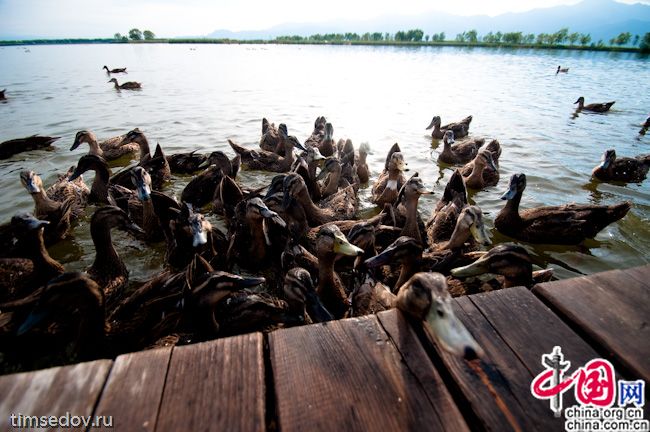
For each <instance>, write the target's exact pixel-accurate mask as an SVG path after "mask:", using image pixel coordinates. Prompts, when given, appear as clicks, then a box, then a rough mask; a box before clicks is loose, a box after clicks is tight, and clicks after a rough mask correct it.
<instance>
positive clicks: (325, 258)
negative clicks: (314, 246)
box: [316, 253, 347, 318]
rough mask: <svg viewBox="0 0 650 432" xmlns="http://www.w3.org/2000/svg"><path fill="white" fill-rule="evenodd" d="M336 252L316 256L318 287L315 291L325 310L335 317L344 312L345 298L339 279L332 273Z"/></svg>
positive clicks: (340, 315)
mask: <svg viewBox="0 0 650 432" xmlns="http://www.w3.org/2000/svg"><path fill="white" fill-rule="evenodd" d="M335 259H336V254H333V253H327V254H323V255H321V256H319V257H318V287H317V288H316V292H317V293H318V296H319V297H320V298H321V300H322V302H323V304H324V305H325V307H326V308H327V310H329V311H331V312H332V313H334V314H335V315H336V317H337V318H340V317H342V316H343V315H344V314H345V310H346V309H347V307H346V302H347V298H346V296H345V291H344V290H343V287H342V286H341V285H342V284H341V281H340V280H339V278H338V276H336V274H335V273H334V261H335Z"/></svg>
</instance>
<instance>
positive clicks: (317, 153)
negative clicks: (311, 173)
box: [313, 147, 325, 161]
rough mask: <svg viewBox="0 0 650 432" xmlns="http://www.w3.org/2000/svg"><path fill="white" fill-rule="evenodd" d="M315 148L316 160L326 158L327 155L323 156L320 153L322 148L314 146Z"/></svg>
mask: <svg viewBox="0 0 650 432" xmlns="http://www.w3.org/2000/svg"><path fill="white" fill-rule="evenodd" d="M313 150H314V157H313V158H314V160H315V161H319V160H325V156H323V155H322V154H321V153H320V150H318V147H314V148H313Z"/></svg>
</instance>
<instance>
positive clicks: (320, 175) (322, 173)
mask: <svg viewBox="0 0 650 432" xmlns="http://www.w3.org/2000/svg"><path fill="white" fill-rule="evenodd" d="M327 174H329V171H327V170H326V169H321V170H320V172H319V173H318V175H317V176H316V180H323V179H324V178H325V177H327Z"/></svg>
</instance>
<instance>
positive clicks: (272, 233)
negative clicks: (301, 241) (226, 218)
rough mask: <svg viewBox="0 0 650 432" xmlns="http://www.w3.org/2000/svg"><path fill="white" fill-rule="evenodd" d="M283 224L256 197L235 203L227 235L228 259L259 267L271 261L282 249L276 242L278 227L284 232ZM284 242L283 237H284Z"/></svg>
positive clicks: (282, 221)
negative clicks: (233, 216) (233, 218)
mask: <svg viewBox="0 0 650 432" xmlns="http://www.w3.org/2000/svg"><path fill="white" fill-rule="evenodd" d="M286 227H287V224H286V223H285V221H284V220H283V219H282V218H281V217H280V216H278V214H277V213H276V212H274V211H272V210H270V209H269V208H268V207H267V206H266V204H265V203H264V201H262V199H261V198H259V197H252V198H249V199H246V200H244V201H242V202H241V203H239V204H238V205H237V207H236V209H235V221H234V223H231V224H230V229H229V232H228V238H229V239H230V242H229V247H228V256H227V260H228V262H234V261H236V262H238V263H240V265H241V266H243V267H246V268H261V267H264V266H268V265H269V264H272V263H273V260H274V258H279V256H280V253H281V252H282V250H283V249H284V243H281V244H277V243H276V242H275V241H274V240H277V237H278V235H277V234H276V232H277V231H278V230H280V231H281V233H283V232H285V229H286ZM285 243H286V240H285Z"/></svg>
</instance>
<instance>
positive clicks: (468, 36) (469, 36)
mask: <svg viewBox="0 0 650 432" xmlns="http://www.w3.org/2000/svg"><path fill="white" fill-rule="evenodd" d="M465 40H466V41H467V42H469V43H476V42H478V33H477V32H476V30H469V31H466V32H465Z"/></svg>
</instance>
